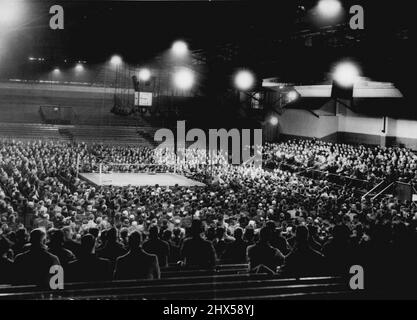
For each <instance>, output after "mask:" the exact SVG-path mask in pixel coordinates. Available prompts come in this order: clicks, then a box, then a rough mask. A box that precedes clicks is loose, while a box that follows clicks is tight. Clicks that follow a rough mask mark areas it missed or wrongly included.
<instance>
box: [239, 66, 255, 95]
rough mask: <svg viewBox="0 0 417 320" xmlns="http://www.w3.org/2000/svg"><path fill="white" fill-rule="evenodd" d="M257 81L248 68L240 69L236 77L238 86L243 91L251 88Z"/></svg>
mask: <svg viewBox="0 0 417 320" xmlns="http://www.w3.org/2000/svg"><path fill="white" fill-rule="evenodd" d="M254 83H255V77H254V76H253V74H252V73H251V72H249V71H247V70H243V71H239V72H238V73H237V74H236V77H235V85H236V88H238V89H239V90H242V91H246V90H249V89H250V88H252V87H253V85H254Z"/></svg>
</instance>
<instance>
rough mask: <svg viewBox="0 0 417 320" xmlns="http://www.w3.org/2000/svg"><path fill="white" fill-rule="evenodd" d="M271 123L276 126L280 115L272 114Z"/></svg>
mask: <svg viewBox="0 0 417 320" xmlns="http://www.w3.org/2000/svg"><path fill="white" fill-rule="evenodd" d="M269 123H270V124H271V125H273V126H276V125H277V124H278V117H276V116H272V117H271V118H269Z"/></svg>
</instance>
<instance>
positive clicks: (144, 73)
mask: <svg viewBox="0 0 417 320" xmlns="http://www.w3.org/2000/svg"><path fill="white" fill-rule="evenodd" d="M150 78H151V72H150V71H149V69H142V70H140V71H139V79H140V80H141V81H148V80H149V79H150Z"/></svg>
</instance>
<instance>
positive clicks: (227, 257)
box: [223, 228, 248, 264]
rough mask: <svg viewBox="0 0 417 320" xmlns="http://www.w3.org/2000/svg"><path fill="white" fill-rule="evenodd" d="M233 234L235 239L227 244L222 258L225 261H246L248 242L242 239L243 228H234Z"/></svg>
mask: <svg viewBox="0 0 417 320" xmlns="http://www.w3.org/2000/svg"><path fill="white" fill-rule="evenodd" d="M233 236H234V238H235V241H233V242H231V243H228V244H227V247H226V250H225V253H224V258H223V260H224V262H225V263H236V264H238V263H246V262H247V257H246V249H247V247H248V243H247V242H246V241H245V240H243V229H242V228H236V229H235V232H234V233H233Z"/></svg>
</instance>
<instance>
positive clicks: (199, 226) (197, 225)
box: [191, 219, 204, 238]
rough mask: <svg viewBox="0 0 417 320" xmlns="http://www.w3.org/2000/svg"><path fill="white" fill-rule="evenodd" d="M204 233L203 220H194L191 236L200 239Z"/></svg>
mask: <svg viewBox="0 0 417 320" xmlns="http://www.w3.org/2000/svg"><path fill="white" fill-rule="evenodd" d="M203 231H204V227H203V223H202V222H201V220H197V219H196V220H193V222H192V223H191V236H192V237H193V238H198V237H200V236H201V234H202V233H203Z"/></svg>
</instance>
